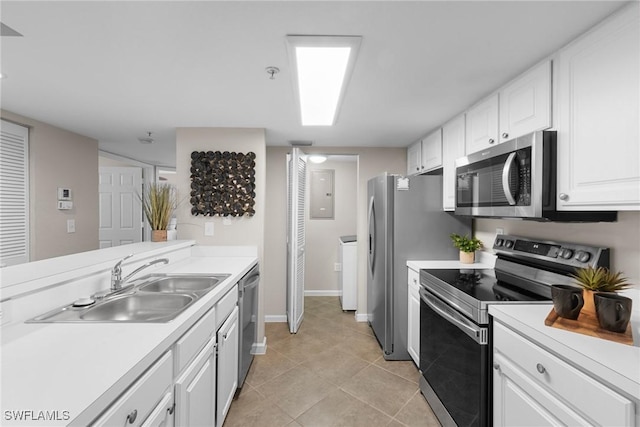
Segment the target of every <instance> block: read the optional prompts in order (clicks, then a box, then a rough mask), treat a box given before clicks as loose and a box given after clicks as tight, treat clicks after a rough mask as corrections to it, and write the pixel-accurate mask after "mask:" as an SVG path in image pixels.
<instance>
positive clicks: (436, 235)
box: [367, 175, 471, 360]
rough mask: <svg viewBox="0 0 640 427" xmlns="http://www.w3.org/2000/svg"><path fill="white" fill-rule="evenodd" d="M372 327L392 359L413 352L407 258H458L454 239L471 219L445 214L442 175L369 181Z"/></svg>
mask: <svg viewBox="0 0 640 427" xmlns="http://www.w3.org/2000/svg"><path fill="white" fill-rule="evenodd" d="M368 201H369V208H368V218H369V241H368V247H369V254H368V258H369V263H368V264H369V265H368V273H367V306H368V307H367V308H368V310H367V311H368V315H369V324H370V325H371V328H372V329H373V332H374V333H375V336H376V338H377V339H378V342H379V343H380V345H381V347H382V351H383V355H384V358H385V359H387V360H409V359H410V356H409V353H408V352H407V298H408V291H407V260H442V259H458V257H459V255H458V250H457V249H455V248H454V247H453V244H452V242H451V239H450V238H449V235H450V234H451V233H457V234H471V220H470V219H468V218H463V217H457V216H455V215H453V213H450V212H444V211H443V210H442V176H441V175H419V176H413V177H406V178H405V177H400V176H394V175H382V176H378V177H375V178H372V179H370V180H369V183H368Z"/></svg>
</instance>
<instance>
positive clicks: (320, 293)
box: [304, 290, 342, 297]
mask: <svg viewBox="0 0 640 427" xmlns="http://www.w3.org/2000/svg"><path fill="white" fill-rule="evenodd" d="M341 295H342V292H341V291H339V290H333V291H331V290H329V291H304V296H305V297H339V296H341Z"/></svg>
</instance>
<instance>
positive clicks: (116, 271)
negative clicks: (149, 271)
mask: <svg viewBox="0 0 640 427" xmlns="http://www.w3.org/2000/svg"><path fill="white" fill-rule="evenodd" d="M132 256H133V254H129V255H127V256H126V257H124V258H122V259H121V260H120V261H118V262H117V263H116V265H114V266H113V268H112V269H111V292H116V291H119V290H120V289H122V284H123V283H126V282H127V281H128V280H129V279H131V277H133V276H134V275H135V274H137V273H139V272H140V271H142V270H144V269H145V268H147V267H150V266H152V265H154V264H160V263H162V264H168V263H169V259H167V258H159V259H155V260H153V261H151V262H148V263H146V264H144V265H142V266H140V267H138V268H136V269H135V270H133V272H132V273H131V274H129V275H128V276H127V277H125V278H124V279H123V278H122V262H123V261H125V260H127V259H129V258H131V257H132Z"/></svg>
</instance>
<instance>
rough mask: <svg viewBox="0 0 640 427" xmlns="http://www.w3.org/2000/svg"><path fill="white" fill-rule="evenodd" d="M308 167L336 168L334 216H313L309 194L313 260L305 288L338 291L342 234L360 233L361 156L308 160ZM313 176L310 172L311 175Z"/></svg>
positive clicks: (309, 242) (309, 237)
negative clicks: (315, 217) (359, 177)
mask: <svg viewBox="0 0 640 427" xmlns="http://www.w3.org/2000/svg"><path fill="white" fill-rule="evenodd" d="M307 170H308V171H309V172H311V171H313V170H333V171H334V218H333V219H311V218H310V217H309V212H310V209H309V202H310V199H311V197H307V214H306V256H307V257H308V259H309V260H310V261H311V262H307V263H305V272H304V276H305V277H304V289H305V292H306V291H329V292H331V291H333V294H335V293H336V292H338V273H337V272H335V271H334V264H335V263H336V262H339V260H338V238H339V237H340V236H344V235H352V234H356V220H357V205H358V203H357V197H358V163H357V156H353V157H352V161H342V160H340V161H335V160H333V161H332V160H331V158H329V160H327V161H326V162H324V163H321V164H314V163H311V162H308V163H307ZM309 176H310V175H309ZM310 183H311V180H310V179H307V195H310V194H311V193H310Z"/></svg>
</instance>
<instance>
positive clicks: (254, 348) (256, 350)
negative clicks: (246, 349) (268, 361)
mask: <svg viewBox="0 0 640 427" xmlns="http://www.w3.org/2000/svg"><path fill="white" fill-rule="evenodd" d="M251 354H267V337H264V340H263V341H262V343H253V344H252V345H251Z"/></svg>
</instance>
